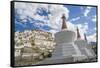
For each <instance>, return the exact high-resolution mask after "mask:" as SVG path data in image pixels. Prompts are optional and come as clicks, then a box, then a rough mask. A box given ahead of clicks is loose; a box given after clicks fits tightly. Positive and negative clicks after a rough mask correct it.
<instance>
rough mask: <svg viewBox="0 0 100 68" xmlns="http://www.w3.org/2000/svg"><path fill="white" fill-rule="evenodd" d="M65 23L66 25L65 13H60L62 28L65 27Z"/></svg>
mask: <svg viewBox="0 0 100 68" xmlns="http://www.w3.org/2000/svg"><path fill="white" fill-rule="evenodd" d="M66 28H67V25H66V17H65V14H63V15H62V29H66Z"/></svg>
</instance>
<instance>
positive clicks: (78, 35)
mask: <svg viewBox="0 0 100 68" xmlns="http://www.w3.org/2000/svg"><path fill="white" fill-rule="evenodd" d="M78 38H81V36H80V33H79V29H78V27H77V39H78Z"/></svg>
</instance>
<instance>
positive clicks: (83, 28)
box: [76, 24, 88, 39]
mask: <svg viewBox="0 0 100 68" xmlns="http://www.w3.org/2000/svg"><path fill="white" fill-rule="evenodd" d="M76 26H77V27H78V28H79V32H80V35H81V38H82V39H84V33H87V30H88V25H87V24H84V25H82V24H76Z"/></svg>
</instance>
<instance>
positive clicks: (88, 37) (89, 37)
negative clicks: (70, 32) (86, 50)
mask: <svg viewBox="0 0 100 68" xmlns="http://www.w3.org/2000/svg"><path fill="white" fill-rule="evenodd" d="M87 39H88V41H89V42H96V33H94V34H92V35H90V36H87Z"/></svg>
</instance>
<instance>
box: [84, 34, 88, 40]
mask: <svg viewBox="0 0 100 68" xmlns="http://www.w3.org/2000/svg"><path fill="white" fill-rule="evenodd" d="M84 39H85V40H86V41H87V37H86V34H85V33H84Z"/></svg>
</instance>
